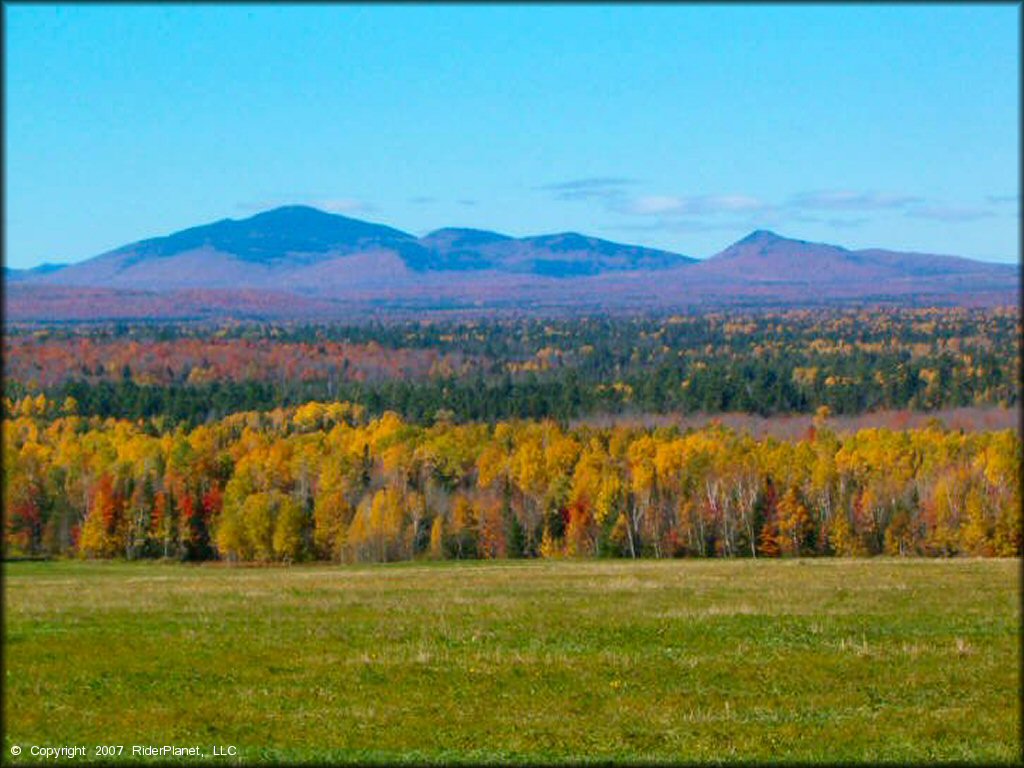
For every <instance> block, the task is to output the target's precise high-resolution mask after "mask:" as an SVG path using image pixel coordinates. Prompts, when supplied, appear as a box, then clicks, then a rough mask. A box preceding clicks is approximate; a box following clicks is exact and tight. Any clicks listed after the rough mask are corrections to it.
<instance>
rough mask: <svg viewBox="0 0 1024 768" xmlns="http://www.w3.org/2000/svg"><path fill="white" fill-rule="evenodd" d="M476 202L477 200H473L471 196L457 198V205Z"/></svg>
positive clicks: (470, 204) (474, 203)
mask: <svg viewBox="0 0 1024 768" xmlns="http://www.w3.org/2000/svg"><path fill="white" fill-rule="evenodd" d="M477 202H478V201H477V200H474V199H472V198H468V197H467V198H463V199H462V200H459V205H469V206H473V205H476V204H477Z"/></svg>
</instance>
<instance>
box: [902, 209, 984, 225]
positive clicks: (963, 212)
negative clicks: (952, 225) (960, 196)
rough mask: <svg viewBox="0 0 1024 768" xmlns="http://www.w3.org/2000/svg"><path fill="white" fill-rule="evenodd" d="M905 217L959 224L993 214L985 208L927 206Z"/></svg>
mask: <svg viewBox="0 0 1024 768" xmlns="http://www.w3.org/2000/svg"><path fill="white" fill-rule="evenodd" d="M907 216H912V217H913V218H915V219H933V220H935V221H946V222H959V221H977V220H978V219H987V218H990V217H992V216H995V214H994V213H993V212H992V211H990V210H988V209H986V208H964V207H959V206H954V205H929V206H921V207H918V208H912V209H911V210H909V211H907Z"/></svg>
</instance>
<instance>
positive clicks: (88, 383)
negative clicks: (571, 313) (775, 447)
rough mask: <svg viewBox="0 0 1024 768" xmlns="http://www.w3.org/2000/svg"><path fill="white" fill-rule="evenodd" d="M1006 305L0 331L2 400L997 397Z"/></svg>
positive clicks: (837, 401) (1003, 367) (405, 413)
mask: <svg viewBox="0 0 1024 768" xmlns="http://www.w3.org/2000/svg"><path fill="white" fill-rule="evenodd" d="M1020 332H1021V328H1020V314H1019V311H1018V310H1017V309H1016V308H1015V307H1014V308H1008V309H1004V310H1000V309H994V310H983V309H889V310H878V309H875V310H862V311H853V310H815V311H809V310H808V311H789V312H779V313H770V312H769V313H750V314H743V313H720V314H703V315H681V316H674V317H652V318H647V319H643V318H641V319H622V318H614V319H612V318H601V317H595V318H582V319H572V320H538V319H524V320H518V321H501V322H499V321H491V322H482V321H481V322H459V323H440V322H437V323H395V324H387V325H380V324H367V325H356V326H338V325H322V326H316V325H309V324H305V325H276V324H237V325H226V326H201V325H200V326H189V325H169V326H154V325H112V326H101V327H95V328H82V327H75V326H72V327H68V328H47V329H43V330H38V329H28V330H18V329H13V330H12V331H10V332H9V333H8V335H6V336H5V339H4V361H5V363H4V364H5V373H6V380H5V388H6V391H5V394H6V396H7V397H9V398H12V399H18V398H20V397H23V396H25V395H36V394H40V393H43V394H46V395H47V396H48V397H50V398H52V399H55V400H59V401H62V400H63V399H64V398H66V397H72V398H74V400H75V401H76V403H77V408H78V413H79V414H80V415H83V416H102V417H118V418H128V419H140V418H142V419H155V420H157V421H158V422H159V423H160V424H161V425H165V426H166V425H171V424H184V425H185V426H189V427H194V426H198V425H200V424H204V423H208V422H211V421H215V420H217V419H221V418H224V417H225V416H228V415H230V414H232V413H236V412H238V411H249V410H270V409H273V408H277V407H286V406H295V405H301V404H302V403H304V402H308V401H310V400H321V401H332V400H333V401H344V402H351V403H355V404H358V405H361V406H363V407H364V408H365V409H366V411H367V413H368V414H370V415H371V416H379V415H381V414H383V413H384V412H385V411H394V412H395V413H398V414H399V415H401V416H402V417H403V418H404V419H407V420H409V421H413V422H416V423H420V424H422V423H432V422H433V420H434V419H436V418H437V417H438V416H439V415H440V416H442V417H446V418H453V419H455V420H456V421H485V422H488V423H494V422H495V421H496V420H500V419H511V418H519V419H527V418H529V419H543V418H552V419H555V420H557V421H559V422H560V423H563V424H565V423H567V422H568V421H569V420H571V419H575V418H580V417H586V416H590V415H595V414H664V413H679V414H688V413H711V414H713V413H730V412H741V413H752V414H759V415H762V416H764V415H773V414H786V413H807V414H811V413H814V412H815V411H816V410H817V409H818V408H820V407H821V406H826V407H828V408H829V410H830V411H831V412H832V413H834V414H837V415H841V414H846V415H849V414H859V413H865V412H871V411H878V410H900V409H910V410H918V411H931V410H936V409H942V408H952V407H962V406H975V405H977V406H1003V407H1014V406H1016V405H1017V403H1018V397H1019V377H1018V375H1017V373H1018V370H1019V365H1020V353H1019V339H1020Z"/></svg>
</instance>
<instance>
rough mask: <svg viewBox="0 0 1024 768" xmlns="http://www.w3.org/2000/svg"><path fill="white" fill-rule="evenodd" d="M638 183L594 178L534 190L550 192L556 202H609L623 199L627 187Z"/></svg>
mask: <svg viewBox="0 0 1024 768" xmlns="http://www.w3.org/2000/svg"><path fill="white" fill-rule="evenodd" d="M636 183H637V182H636V179H627V178H622V177H618V176H592V177H590V178H585V179H571V180H569V181H560V182H557V183H554V184H542V185H541V186H539V187H534V189H536V190H540V191H542V192H550V193H552V194H553V195H554V197H555V199H556V200H566V201H570V200H609V199H614V198H620V197H622V196H623V195H624V194H625V187H628V186H630V185H631V184H636Z"/></svg>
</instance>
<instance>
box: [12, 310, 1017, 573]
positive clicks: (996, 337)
mask: <svg viewBox="0 0 1024 768" xmlns="http://www.w3.org/2000/svg"><path fill="white" fill-rule="evenodd" d="M1019 338H1020V318H1019V313H1018V311H1017V310H1016V309H1006V310H998V309H997V310H980V309H979V310H968V309H942V310H909V309H904V310H878V309H876V310H863V311H849V310H847V311H839V310H828V311H814V312H811V311H803V312H795V311H794V312H784V313H759V314H719V315H702V316H676V317H662V318H654V317H652V318H641V319H634V320H621V319H616V320H614V321H612V320H609V319H604V318H591V319H574V320H560V321H554V320H551V321H540V320H521V321H506V322H490V323H482V322H460V323H431V324H424V323H405V324H391V325H363V326H333V325H323V326H315V325H265V324H264V325H258V324H257V325H253V324H248V325H242V324H239V325H229V326H216V327H209V326H187V325H178V326H167V327H160V326H150V325H138V326H131V325H122V326H111V327H92V328H84V327H65V328H44V329H38V328H36V329H12V330H11V331H10V332H9V333H8V335H7V336H6V337H5V341H4V344H5V349H4V361H5V398H4V422H3V441H4V442H3V451H4V508H5V512H6V514H5V523H6V529H5V548H6V550H5V551H6V553H7V555H9V556H13V555H29V556H35V555H75V556H81V557H97V558H109V557H118V558H128V559H134V558H174V559H187V560H207V559H222V560H227V561H258V562H270V561H284V562H295V561H302V560H308V559H324V560H334V561H346V562H351V561H368V560H369V561H392V560H402V559H412V558H503V557H683V556H685V557H752V558H754V557H780V556H782V557H785V556H791V557H798V556H814V555H839V556H866V555H874V554H891V555H906V556H910V555H925V556H929V555H930V556H951V555H957V554H969V555H1004V556H1016V555H1020V554H1021V548H1022V539H1021V512H1020V505H1021V498H1020V495H1021V490H1020V480H1019V478H1020V462H1021V442H1020V436H1019V434H1018V433H1017V432H1016V431H1014V430H1001V431H982V432H977V433H968V434H964V433H963V431H962V430H957V429H955V428H954V429H950V428H947V427H946V426H944V425H943V424H942V423H940V422H939V421H937V420H936V421H933V422H932V423H929V424H928V425H927V426H924V427H921V428H917V429H886V428H881V429H861V430H856V431H841V430H837V429H836V428H835V424H834V423H833V421H832V419H833V418H835V415H837V414H862V413H866V412H870V411H873V410H877V409H911V410H916V411H932V410H935V409H939V408H948V407H957V406H967V405H973V406H1002V407H1014V406H1016V405H1017V404H1018V397H1019V375H1018V372H1019V365H1020V360H1019ZM734 412H746V413H756V414H761V415H771V414H793V413H809V414H813V423H812V426H810V427H809V428H808V429H807V430H806V431H805V432H804V433H803V434H801V435H800V436H799V437H797V438H795V439H789V440H777V439H774V438H772V437H763V438H755V437H753V436H752V435H750V434H748V433H744V432H742V431H738V430H733V429H728V428H726V427H724V426H722V425H721V424H717V425H716V424H710V425H708V426H705V427H701V428H696V429H694V428H688V429H681V428H680V427H678V426H657V427H654V426H649V427H644V426H639V425H628V424H625V425H622V424H620V425H616V426H595V425H588V424H586V423H584V424H579V425H577V426H571V425H570V420H571V419H575V418H578V417H582V416H601V415H609V414H611V415H614V414H664V413H679V414H686V413H703V414H714V413H734Z"/></svg>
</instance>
